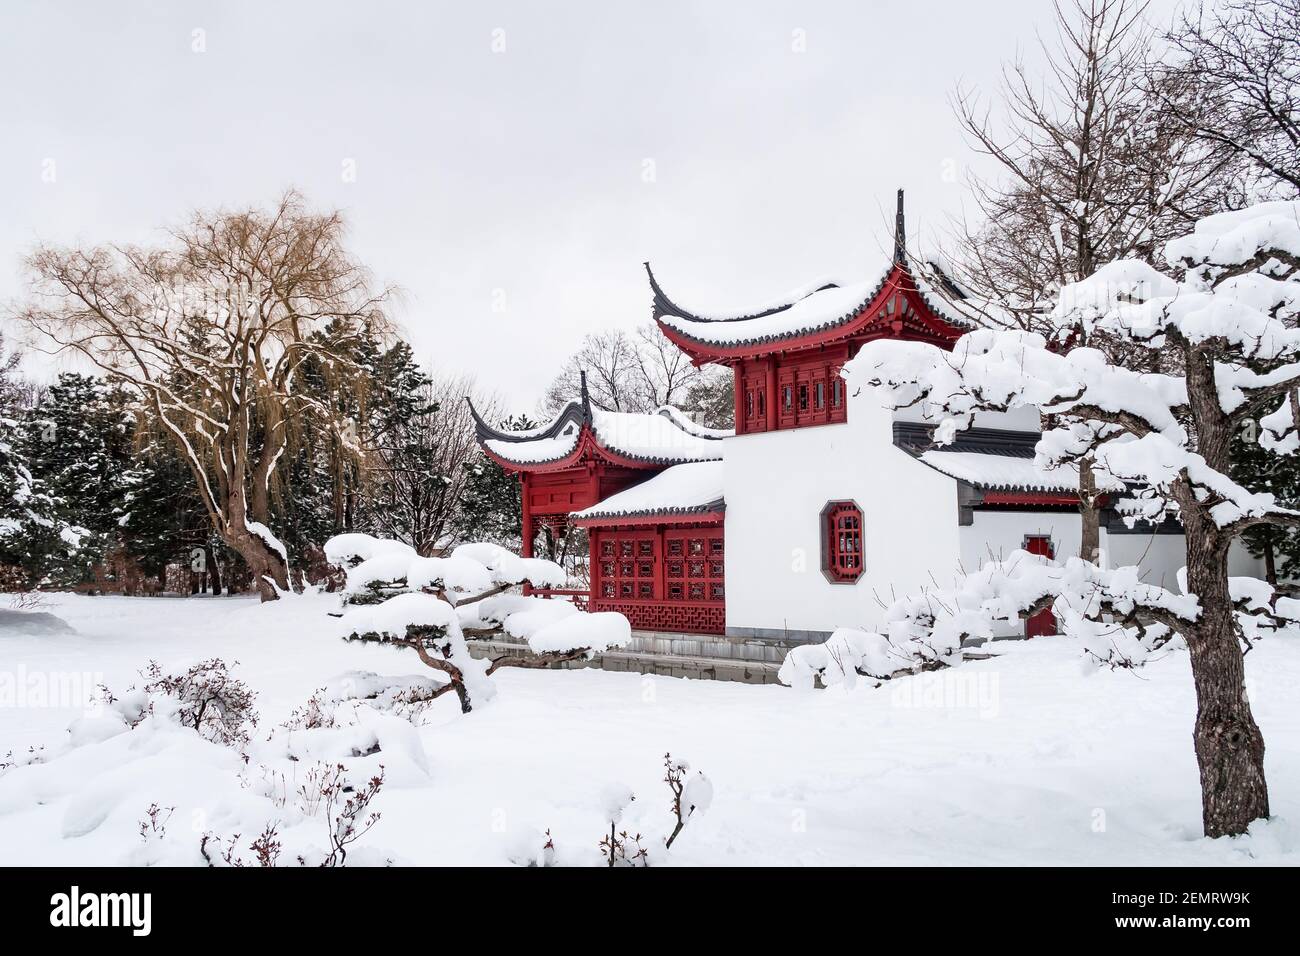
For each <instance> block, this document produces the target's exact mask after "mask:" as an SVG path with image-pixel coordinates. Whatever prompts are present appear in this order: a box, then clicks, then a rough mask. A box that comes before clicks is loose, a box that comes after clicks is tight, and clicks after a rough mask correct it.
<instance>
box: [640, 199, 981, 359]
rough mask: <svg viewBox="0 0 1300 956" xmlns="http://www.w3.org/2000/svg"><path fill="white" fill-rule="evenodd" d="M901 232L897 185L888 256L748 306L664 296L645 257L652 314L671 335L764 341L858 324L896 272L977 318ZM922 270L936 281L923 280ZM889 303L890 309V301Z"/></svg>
mask: <svg viewBox="0 0 1300 956" xmlns="http://www.w3.org/2000/svg"><path fill="white" fill-rule="evenodd" d="M904 235H905V230H904V225H903V193H902V190H899V193H898V213H897V219H896V224H895V234H894V255H893V258H892V259H890V260H888V261H886V262H884V263H882V264H881V267H880V268H878V269H877V270H875V271H874V272H873V273H870V274H868V275H867V276H866V277H864V278H858V279H854V280H852V281H848V282H840V281H828V280H825V279H823V280H818V281H817V282H814V283H810V284H808V285H805V286H803V287H801V288H799V289H796V290H794V291H793V292H791V293H789V294H788V295H786V296H782V297H780V298H778V299H776V300H775V301H771V302H767V303H763V304H761V305H758V306H755V307H750V308H748V309H729V310H717V311H712V310H700V309H685V308H683V307H681V306H679V305H678V304H677V303H676V302H674V301H673V300H672V299H671V298H669V297H668V295H667V294H666V293H665V292H664V290H663V289H662V288H661V287H660V285H659V283H658V281H657V280H656V279H655V275H654V272H653V271H652V270H651V268H650V263H648V262H647V263H646V264H645V268H646V273H647V275H648V276H649V277H650V288H651V291H652V292H653V293H654V317H655V319H656V320H657V321H658V322H659V323H660V325H661V326H662V327H663V328H664V330H665V331H667V332H668V333H669V335H670V337H671V336H672V335H674V334H676V335H678V336H681V337H682V338H684V339H686V340H688V341H689V342H693V343H697V344H699V345H701V346H705V347H712V348H719V349H734V348H737V347H743V346H749V345H762V344H766V343H769V342H778V341H783V340H788V339H795V338H801V337H803V336H807V335H814V334H819V333H824V332H828V331H831V330H834V329H836V328H838V327H840V326H849V325H851V324H853V323H855V322H857V323H858V324H861V321H860V320H861V318H862V317H863V316H864V314H865V313H866V310H867V307H868V306H871V305H872V303H873V302H874V301H875V300H876V299H877V297H878V296H879V295H880V294H881V292H882V291H883V290H884V289H885V288H886V286H887V284H888V283H889V282H890V280H891V278H894V277H895V276H898V278H897V280H896V281H897V284H898V285H899V286H901V287H902V288H905V289H908V290H911V291H915V292H916V293H917V294H918V295H919V296H920V298H921V300H922V301H923V302H924V303H925V305H926V307H927V308H928V309H929V310H930V311H931V312H932V313H933V314H934V315H935V316H937V317H938V318H939V319H941V320H942V321H943V322H945V323H947V324H949V325H952V326H954V327H956V328H958V329H965V328H968V327H970V326H972V325H975V324H978V322H977V320H978V317H979V314H980V313H981V312H982V311H983V310H982V308H976V307H971V306H974V305H975V303H970V305H969V306H968V305H967V304H966V303H965V300H966V299H967V298H968V293H967V291H966V290H964V289H962V288H961V287H960V286H958V285H957V284H956V283H955V282H952V281H950V280H949V279H948V275H947V271H946V270H944V269H943V268H942V267H941V266H940V265H939V264H938V263H937V262H934V261H926V262H925V263H924V265H921V264H920V263H921V260H919V259H917V260H913V259H912V258H911V257H909V255H908V253H907V249H906V244H905V241H904ZM926 276H931V277H932V278H933V279H934V281H933V282H931V281H927V279H926ZM887 305H888V306H889V311H890V312H891V313H892V310H893V303H892V302H890V303H887ZM910 309H911V304H910V303H909V304H907V305H906V306H905V308H904V312H905V314H906V313H908V312H909V311H910ZM872 311H873V312H874V309H873V310H872ZM901 317H902V316H893V318H901ZM679 344H680V343H679Z"/></svg>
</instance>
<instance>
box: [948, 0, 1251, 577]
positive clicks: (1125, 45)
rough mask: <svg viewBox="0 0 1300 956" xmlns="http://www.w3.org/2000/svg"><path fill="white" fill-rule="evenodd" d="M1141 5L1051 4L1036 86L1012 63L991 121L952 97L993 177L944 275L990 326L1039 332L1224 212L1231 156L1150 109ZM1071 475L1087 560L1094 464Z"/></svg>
mask: <svg viewBox="0 0 1300 956" xmlns="http://www.w3.org/2000/svg"><path fill="white" fill-rule="evenodd" d="M1146 7H1147V2H1146V0H1070V2H1068V3H1057V4H1056V5H1055V13H1056V18H1055V21H1056V31H1055V38H1054V40H1053V41H1051V42H1049V41H1047V40H1040V43H1039V45H1040V48H1041V51H1042V54H1043V57H1044V61H1045V63H1046V77H1045V82H1044V80H1043V79H1040V78H1039V77H1038V76H1037V74H1036V73H1035V72H1033V71H1032V70H1031V69H1030V68H1029V67H1028V66H1027V65H1026V64H1025V63H1024V62H1023V61H1022V60H1019V59H1017V60H1016V61H1014V62H1012V63H1010V64H1008V65H1007V66H1006V67H1004V69H1003V83H1002V89H1001V92H1000V95H999V111H998V115H997V118H996V119H995V118H994V116H993V113H992V110H991V109H990V107H989V106H988V105H986V104H985V103H984V102H983V101H982V100H981V99H980V98H979V97H977V96H976V95H974V94H973V93H971V92H970V91H967V90H962V89H958V91H957V92H956V94H955V96H954V100H953V105H954V109H955V111H956V113H957V116H958V119H959V121H960V123H961V125H962V127H963V129H964V130H965V132H966V133H967V135H968V136H969V138H970V139H971V141H972V142H973V144H974V146H975V148H976V150H978V151H979V152H981V153H984V154H985V155H988V156H990V157H992V158H993V159H994V160H995V161H996V163H997V167H998V169H999V170H1000V172H1001V176H1000V177H998V178H997V179H993V180H988V181H985V180H979V179H975V180H973V183H972V185H973V189H974V194H975V199H976V205H977V207H978V211H979V224H978V225H976V226H975V227H971V226H970V225H969V224H967V223H963V224H962V225H961V232H960V240H959V241H960V244H961V246H962V251H963V256H962V258H961V260H960V262H959V263H958V264H957V266H956V267H955V269H954V271H955V273H956V277H957V278H958V279H959V281H960V282H961V284H962V285H964V286H966V287H968V288H969V289H971V290H973V291H974V292H975V293H976V298H977V300H978V301H986V302H991V303H995V304H996V307H995V308H991V309H987V310H985V315H984V319H985V321H986V323H987V324H990V325H994V326H1012V327H1018V328H1024V329H1029V330H1031V331H1045V329H1044V328H1043V323H1044V321H1045V316H1046V313H1047V311H1048V310H1049V309H1050V308H1051V306H1052V304H1053V303H1054V301H1055V299H1056V297H1057V294H1058V292H1059V290H1060V289H1061V288H1062V287H1063V286H1065V285H1066V284H1068V283H1070V282H1075V281H1078V280H1079V279H1081V278H1083V277H1085V276H1088V275H1091V274H1092V273H1093V272H1095V271H1096V269H1097V268H1098V267H1099V266H1101V265H1102V264H1104V263H1106V262H1110V261H1111V260H1114V259H1121V258H1128V257H1136V258H1140V259H1143V260H1144V261H1147V262H1151V261H1154V258H1155V256H1156V253H1157V250H1158V249H1160V248H1161V247H1162V246H1163V243H1164V242H1165V241H1167V240H1168V239H1169V238H1171V237H1173V236H1175V235H1178V234H1180V233H1182V232H1185V231H1186V230H1187V229H1188V228H1189V227H1190V226H1191V224H1192V223H1194V222H1195V221H1196V220H1197V219H1199V218H1201V217H1202V216H1204V215H1207V214H1209V213H1211V212H1213V211H1216V210H1218V209H1221V208H1224V206H1225V205H1229V204H1230V201H1229V199H1228V193H1229V192H1230V191H1231V187H1232V184H1233V183H1234V182H1236V179H1235V177H1234V176H1233V171H1234V160H1233V158H1232V157H1230V156H1223V155H1220V154H1216V153H1215V152H1214V151H1213V150H1211V149H1210V148H1209V147H1207V146H1206V145H1205V144H1203V143H1201V142H1200V141H1198V140H1197V139H1196V138H1195V137H1194V136H1193V135H1192V134H1191V133H1190V132H1189V131H1188V130H1186V129H1183V128H1181V127H1176V126H1173V125H1171V124H1169V123H1167V122H1164V121H1163V117H1162V114H1161V113H1160V111H1158V110H1152V109H1151V108H1150V102H1149V97H1148V96H1147V92H1146V90H1145V89H1144V86H1143V79H1144V77H1145V76H1146V75H1147V70H1146V62H1147V56H1148V49H1149V48H1150V46H1151V44H1152V43H1153V41H1154V35H1153V31H1152V30H1151V29H1150V28H1149V27H1148V26H1147V25H1146V24H1145V22H1144V20H1143V15H1144V13H1145V10H1146ZM1238 204H1239V203H1238ZM935 285H936V287H937V288H938V289H940V290H942V285H941V284H939V283H936V284H935ZM1073 344H1075V345H1083V344H1088V345H1091V346H1093V347H1096V348H1101V349H1102V350H1103V351H1106V352H1107V354H1108V357H1109V358H1111V359H1112V360H1117V361H1120V360H1125V359H1128V360H1138V359H1141V360H1143V361H1145V362H1148V363H1150V361H1151V360H1152V356H1151V355H1150V354H1149V353H1146V352H1144V351H1142V350H1134V349H1132V348H1131V347H1130V346H1129V345H1128V344H1127V343H1124V342H1123V341H1121V340H1118V339H1116V338H1114V337H1108V336H1106V335H1105V334H1098V335H1097V336H1096V337H1095V340H1091V341H1089V342H1086V343H1085V342H1075V343H1073ZM1120 351H1123V352H1124V354H1120ZM1080 465H1081V467H1080V481H1079V512H1080V516H1081V521H1082V539H1081V544H1080V554H1081V556H1082V557H1084V558H1087V559H1089V560H1091V559H1093V558H1094V557H1095V556H1096V554H1097V551H1098V549H1099V547H1100V543H1101V542H1100V537H1101V533H1100V507H1099V503H1100V498H1101V495H1100V493H1099V492H1098V490H1097V487H1096V482H1095V480H1094V477H1093V473H1092V467H1091V463H1090V462H1089V461H1088V460H1086V459H1085V460H1084V461H1082V462H1081V463H1080Z"/></svg>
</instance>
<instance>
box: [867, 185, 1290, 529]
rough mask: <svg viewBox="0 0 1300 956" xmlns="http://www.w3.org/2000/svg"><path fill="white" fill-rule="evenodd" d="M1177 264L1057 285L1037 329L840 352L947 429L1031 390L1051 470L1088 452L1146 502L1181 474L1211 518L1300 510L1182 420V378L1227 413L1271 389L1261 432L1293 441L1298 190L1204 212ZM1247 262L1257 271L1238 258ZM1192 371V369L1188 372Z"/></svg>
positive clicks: (1272, 443) (1121, 269)
mask: <svg viewBox="0 0 1300 956" xmlns="http://www.w3.org/2000/svg"><path fill="white" fill-rule="evenodd" d="M1166 256H1167V258H1168V259H1169V261H1170V262H1171V263H1176V264H1179V265H1180V266H1182V267H1183V268H1184V269H1186V270H1187V271H1186V274H1185V276H1184V277H1183V278H1182V279H1181V280H1175V279H1173V278H1171V277H1170V276H1168V275H1165V274H1164V273H1161V272H1159V271H1157V270H1156V269H1154V268H1152V267H1151V266H1149V265H1147V264H1145V263H1142V262H1138V261H1122V262H1113V263H1111V264H1109V265H1107V266H1104V267H1102V268H1101V269H1100V270H1098V271H1097V273H1096V274H1094V275H1093V276H1090V277H1088V278H1086V279H1084V280H1082V281H1080V282H1077V283H1074V284H1072V285H1069V286H1067V287H1066V288H1065V289H1063V290H1062V292H1061V296H1060V300H1059V302H1058V304H1057V306H1056V308H1055V310H1054V311H1053V312H1052V313H1051V316H1050V320H1051V322H1052V324H1053V328H1054V329H1055V332H1054V333H1053V334H1052V336H1051V341H1049V339H1048V338H1047V337H1045V336H1043V335H1039V334H1034V333H1029V332H1021V331H1004V330H991V329H981V330H976V331H974V332H971V333H968V334H967V335H965V336H963V337H962V338H961V339H960V340H959V341H958V342H957V344H956V346H955V347H954V349H953V351H952V352H951V353H948V352H945V351H943V350H941V349H939V348H937V347H935V346H931V345H928V344H924V343H918V342H900V341H894V340H877V341H874V342H870V343H868V344H867V345H865V346H864V347H863V348H862V350H861V351H860V352H859V354H858V356H857V357H856V358H854V359H853V360H852V361H850V362H849V363H848V365H846V367H845V372H844V374H845V377H846V378H847V379H848V380H849V381H850V382H852V383H854V384H855V385H857V386H870V387H878V388H880V389H881V390H882V394H883V397H884V400H885V402H886V404H888V405H890V406H892V407H894V408H902V407H906V406H911V405H919V406H920V407H921V410H922V414H923V417H924V418H925V420H927V421H930V422H933V423H934V424H935V425H936V426H937V427H936V431H935V441H936V442H938V443H939V444H946V443H949V442H951V441H952V440H953V437H954V435H955V434H956V432H958V431H961V430H963V429H966V428H969V427H970V426H971V424H972V423H973V421H974V416H975V415H976V414H977V413H978V412H981V411H1006V410H1008V409H1012V408H1018V407H1024V406H1032V407H1036V408H1038V409H1040V410H1041V411H1043V412H1045V413H1050V414H1053V415H1055V416H1057V421H1058V424H1057V426H1056V427H1054V428H1051V429H1049V430H1048V431H1046V432H1044V433H1043V436H1042V438H1041V440H1040V441H1039V443H1038V448H1037V451H1038V456H1037V461H1036V464H1037V466H1038V467H1039V468H1040V469H1041V470H1044V471H1048V472H1050V471H1052V470H1053V469H1056V468H1060V467H1061V466H1063V465H1065V464H1066V463H1077V462H1079V461H1080V460H1081V459H1083V458H1084V457H1088V456H1091V458H1092V460H1093V461H1094V463H1095V464H1094V470H1095V472H1096V474H1097V479H1098V485H1099V487H1103V488H1107V489H1110V490H1113V491H1118V490H1121V489H1124V488H1126V487H1136V489H1137V491H1138V499H1139V500H1140V501H1143V502H1145V503H1146V507H1145V510H1143V511H1141V513H1140V516H1141V517H1146V518H1150V519H1156V518H1158V517H1160V515H1161V514H1162V513H1163V512H1164V511H1165V510H1168V509H1169V508H1170V507H1171V505H1170V500H1171V498H1172V497H1174V496H1173V487H1174V485H1175V484H1176V483H1178V482H1180V481H1181V482H1185V483H1186V485H1187V486H1189V488H1190V489H1191V491H1192V493H1193V494H1194V495H1195V497H1196V500H1197V501H1198V502H1200V503H1202V504H1204V505H1205V506H1206V507H1207V508H1208V509H1209V511H1210V513H1211V516H1212V517H1213V519H1214V521H1215V522H1216V523H1217V525H1218V526H1219V527H1220V528H1224V529H1230V530H1231V531H1232V532H1233V533H1237V532H1239V531H1241V530H1244V529H1245V528H1247V527H1250V526H1251V525H1253V524H1257V523H1261V522H1275V523H1283V524H1300V513H1297V512H1295V511H1293V510H1291V509H1288V508H1283V507H1280V506H1278V504H1277V502H1276V501H1275V499H1274V497H1273V496H1272V495H1271V494H1254V493H1251V492H1250V491H1248V490H1247V489H1245V488H1243V487H1242V486H1240V485H1239V484H1237V483H1236V482H1234V481H1232V480H1231V478H1229V477H1228V475H1227V474H1226V473H1225V472H1223V471H1222V470H1220V469H1217V468H1214V467H1211V466H1210V465H1209V464H1207V462H1206V459H1205V458H1204V457H1203V456H1202V455H1201V454H1200V453H1198V450H1197V449H1198V448H1199V447H1200V439H1199V437H1198V436H1197V435H1196V434H1195V433H1194V432H1193V431H1192V430H1191V429H1189V424H1190V422H1189V418H1190V415H1191V410H1190V408H1189V402H1190V400H1189V397H1188V395H1189V388H1192V387H1195V388H1196V389H1198V390H1201V391H1203V390H1212V391H1213V392H1214V393H1215V394H1216V396H1217V408H1218V414H1219V416H1220V417H1221V418H1222V423H1223V426H1224V427H1225V428H1228V429H1231V428H1232V427H1234V426H1235V425H1236V424H1237V423H1238V422H1240V421H1242V420H1244V419H1245V418H1246V417H1249V416H1250V415H1251V414H1254V413H1257V412H1258V410H1259V409H1260V407H1261V405H1264V404H1265V403H1271V402H1274V401H1280V402H1281V406H1280V407H1279V408H1278V409H1277V411H1275V412H1273V413H1272V414H1270V415H1268V416H1266V417H1265V418H1264V421H1263V426H1264V427H1263V430H1262V435H1261V436H1260V442H1261V444H1263V445H1264V447H1266V448H1270V449H1272V450H1275V451H1293V450H1295V449H1296V448H1297V447H1300V438H1297V436H1296V426H1295V422H1296V420H1297V416H1296V415H1295V414H1294V409H1295V405H1296V400H1295V397H1294V395H1295V391H1296V389H1297V388H1300V329H1298V328H1296V321H1297V318H1298V317H1300V281H1298V280H1300V269H1297V265H1300V202H1286V203H1265V204H1262V205H1260V206H1256V207H1253V208H1252V209H1249V210H1243V211H1241V212H1235V213H1227V214H1224V215H1222V216H1212V217H1210V218H1208V219H1205V220H1202V221H1201V223H1200V224H1198V226H1197V229H1196V232H1194V233H1193V234H1192V235H1190V236H1187V237H1185V238H1183V239H1179V240H1175V241H1173V242H1171V243H1169V245H1168V247H1167V249H1166ZM1245 269H1253V271H1242V270H1245ZM1078 330H1084V331H1087V332H1089V333H1092V332H1096V331H1101V332H1105V333H1109V334H1111V335H1115V336H1121V337H1123V338H1125V339H1126V340H1128V341H1131V342H1133V343H1137V344H1140V345H1144V346H1146V347H1148V348H1151V349H1163V348H1166V347H1168V346H1170V345H1175V346H1178V347H1179V348H1181V349H1182V350H1183V351H1184V352H1187V353H1188V354H1190V355H1192V356H1193V359H1192V360H1191V361H1190V362H1189V363H1187V368H1186V374H1183V375H1173V374H1154V373H1139V372H1135V371H1132V370H1131V369H1128V368H1124V367H1122V366H1119V365H1115V364H1111V363H1110V362H1108V361H1107V359H1106V357H1105V356H1104V355H1103V354H1102V353H1101V352H1100V351H1098V350H1096V349H1091V348H1075V349H1069V350H1068V351H1067V348H1068V343H1069V341H1070V340H1071V338H1072V335H1073V334H1074V333H1076V332H1077V331H1078ZM1188 375H1192V376H1197V380H1196V382H1194V383H1189V380H1188Z"/></svg>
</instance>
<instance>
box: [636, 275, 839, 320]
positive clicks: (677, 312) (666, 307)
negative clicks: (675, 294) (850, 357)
mask: <svg viewBox="0 0 1300 956" xmlns="http://www.w3.org/2000/svg"><path fill="white" fill-rule="evenodd" d="M642 265H644V266H645V271H646V275H647V276H649V277H650V289H651V291H652V292H653V293H654V317H655V318H656V319H658V318H661V317H662V316H674V317H676V318H679V319H685V320H686V321H688V322H702V323H709V324H713V323H725V322H745V321H748V320H749V319H761V318H765V317H766V316H769V315H776V314H777V313H779V312H785V311H786V310H788V309H791V308H793V307H794V306H796V305H798V304H799V303H800V302H802V301H804V300H805V299H807V298H809V297H810V296H814V295H816V294H817V293H819V292H826V291H827V290H829V289H838V288H840V287H841V283H840V282H838V281H836V280H834V279H829V278H823V279H816V280H814V281H813V282H809V283H806V284H805V285H803V286H799V287H797V288H796V289H795V290H793V291H792V292H790V293H789V294H787V295H786V296H783V297H782V299H783V301H782V302H780V303H779V304H777V305H773V306H768V307H766V308H763V309H760V310H758V311H755V312H746V313H743V314H741V315H727V316H707V315H701V314H699V313H698V312H692V311H690V310H688V309H684V308H682V307H681V306H680V305H678V304H677V303H676V302H674V301H673V300H672V299H671V298H669V297H668V294H667V293H666V292H664V290H663V286H661V285H660V284H659V280H658V279H656V278H655V274H654V270H653V269H651V268H650V263H649V262H644V263H642Z"/></svg>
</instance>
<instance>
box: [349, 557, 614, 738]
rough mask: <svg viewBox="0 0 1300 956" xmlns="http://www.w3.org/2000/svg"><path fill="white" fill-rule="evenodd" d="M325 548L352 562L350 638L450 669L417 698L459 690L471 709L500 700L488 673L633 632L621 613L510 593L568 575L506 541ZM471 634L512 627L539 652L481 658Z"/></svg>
mask: <svg viewBox="0 0 1300 956" xmlns="http://www.w3.org/2000/svg"><path fill="white" fill-rule="evenodd" d="M325 551H326V554H327V555H329V556H330V560H331V561H338V562H339V563H340V566H346V567H347V582H346V584H345V586H344V591H343V612H342V614H341V615H340V622H339V628H338V630H339V634H340V636H341V637H343V638H344V639H345V640H355V641H368V642H372V643H379V644H391V645H393V646H396V647H405V648H410V649H412V650H414V651H415V652H416V654H418V655H419V657H420V660H421V661H422V662H423V663H424V664H425V665H427V666H428V667H431V668H433V669H435V670H437V671H440V672H441V673H442V674H443V675H445V676H446V678H447V684H446V685H445V686H441V687H437V688H428V689H425V690H424V691H419V692H417V691H412V690H408V691H407V693H406V695H405V696H406V698H407V699H406V700H405V701H403V703H404V704H406V705H407V706H418V705H420V704H421V703H422V702H425V701H427V700H431V699H432V698H433V697H436V696H438V695H440V694H441V693H443V692H445V691H446V690H451V691H454V692H455V693H456V696H457V697H458V698H459V700H460V705H461V710H462V712H464V713H469V712H470V711H471V710H472V709H473V706H474V704H475V703H476V702H481V701H484V700H487V699H490V698H491V696H492V694H493V689H492V685H491V683H490V682H488V681H487V677H488V676H489V675H490V674H492V673H494V672H495V671H496V670H497V669H499V668H501V667H549V666H551V665H553V664H557V663H563V662H566V661H573V660H582V659H589V658H591V657H592V656H593V655H594V654H597V653H599V652H601V651H604V650H606V649H607V648H609V647H611V646H615V645H617V644H621V643H624V642H625V641H626V640H627V638H628V637H629V636H630V635H631V625H629V624H628V621H627V619H626V618H625V617H623V615H621V614H614V613H610V612H601V613H593V614H584V613H581V612H579V611H578V609H577V608H576V607H574V606H573V605H572V604H570V603H569V602H567V601H553V600H547V599H543V598H538V597H530V596H525V595H522V594H515V593H506V592H508V591H509V590H510V589H512V588H514V587H516V586H518V585H524V584H527V585H531V586H533V587H542V588H545V587H558V586H561V585H563V584H564V583H565V575H564V571H563V570H562V569H561V568H560V566H559V565H558V564H556V563H555V562H553V561H545V560H542V559H540V558H520V557H518V556H517V555H515V554H512V553H511V552H510V551H508V550H506V549H505V548H502V547H500V546H499V545H495V544H487V543H471V544H464V545H461V546H460V547H458V548H456V549H455V550H454V551H453V552H452V553H451V554H450V555H448V556H447V557H442V558H425V557H420V556H419V555H417V554H415V552H414V551H413V550H411V549H410V548H409V547H407V546H406V545H402V544H399V543H398V542H391V541H389V542H385V541H382V540H380V539H377V538H372V537H370V536H369V535H358V534H347V535H340V536H338V537H336V538H332V539H330V541H328V542H327V543H326V545H325ZM466 632H469V633H470V634H471V635H473V636H475V637H484V636H488V635H492V634H498V633H504V634H506V635H508V636H510V637H513V638H516V639H519V640H522V641H524V642H526V643H527V644H528V646H529V649H530V650H531V651H532V653H533V656H531V657H520V656H515V655H505V656H502V657H499V658H497V659H496V660H494V661H491V662H489V661H485V660H476V659H475V658H474V657H473V656H472V655H471V654H470V652H469V646H468V644H467V643H466Z"/></svg>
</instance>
